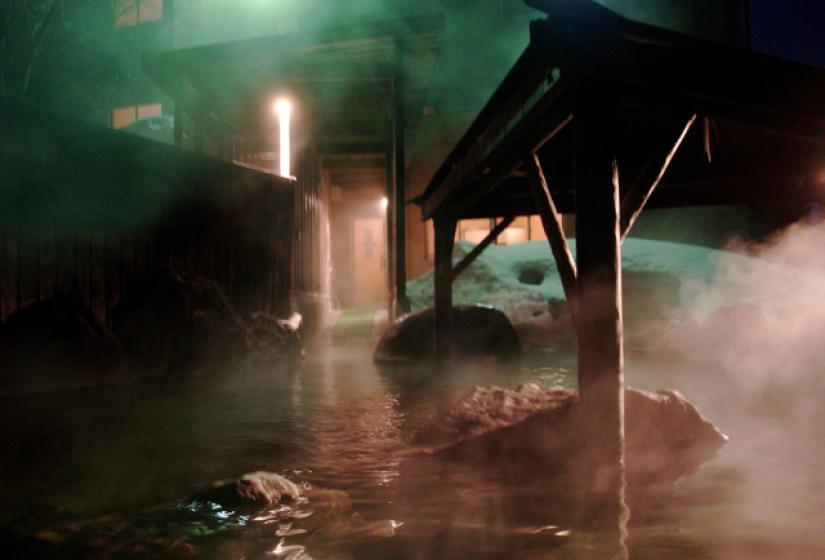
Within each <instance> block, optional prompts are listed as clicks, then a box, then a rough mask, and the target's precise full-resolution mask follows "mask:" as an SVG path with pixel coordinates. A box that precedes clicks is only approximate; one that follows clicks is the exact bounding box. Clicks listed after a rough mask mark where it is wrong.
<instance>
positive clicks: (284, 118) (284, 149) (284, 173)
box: [275, 98, 292, 177]
mask: <svg viewBox="0 0 825 560" xmlns="http://www.w3.org/2000/svg"><path fill="white" fill-rule="evenodd" d="M275 113H277V115H278V126H279V128H280V136H279V140H278V147H279V149H280V156H279V158H278V161H279V162H280V175H281V177H290V176H291V175H290V172H289V171H290V169H289V157H290V155H289V118H290V116H291V115H292V103H290V102H289V100H288V99H284V98H281V99H279V100H278V101H276V102H275Z"/></svg>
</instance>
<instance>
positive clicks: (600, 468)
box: [574, 99, 627, 541]
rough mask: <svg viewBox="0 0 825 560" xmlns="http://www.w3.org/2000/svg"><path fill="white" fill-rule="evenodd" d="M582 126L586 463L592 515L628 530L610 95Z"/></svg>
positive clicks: (581, 372)
mask: <svg viewBox="0 0 825 560" xmlns="http://www.w3.org/2000/svg"><path fill="white" fill-rule="evenodd" d="M574 126H575V135H576V152H575V158H576V160H575V164H576V262H577V265H578V266H577V268H578V277H577V278H578V281H577V293H578V309H577V311H578V317H577V322H576V332H577V335H578V376H579V396H580V403H581V408H580V410H581V411H582V414H583V420H584V426H585V430H584V433H583V434H582V437H584V438H586V445H587V446H588V449H589V450H590V451H591V452H590V453H588V457H589V458H590V459H591V461H592V462H590V463H589V464H587V465H583V468H586V469H588V470H587V471H585V472H587V473H588V475H589V476H590V477H591V479H590V480H591V484H590V485H585V487H586V488H587V490H586V491H587V492H589V493H590V494H589V495H588V496H587V501H588V503H591V504H593V506H594V507H593V509H592V511H591V512H590V514H589V515H588V517H589V520H590V521H592V522H594V523H595V524H598V525H601V526H603V527H605V528H615V529H617V530H618V531H619V533H620V534H623V531H624V522H625V521H626V512H627V508H626V506H625V504H624V484H625V479H624V349H623V325H622V270H621V234H620V230H619V219H620V216H619V170H618V164H617V161H616V151H615V146H614V144H613V136H614V128H613V127H614V121H613V115H612V114H611V113H610V112H609V109H608V108H607V107H605V105H604V102H603V101H602V100H600V99H599V100H591V101H590V103H588V104H587V105H585V106H583V107H581V108H580V110H579V111H578V112H577V114H576V118H575V123H574ZM588 471H589V472H588ZM620 541H621V538H620Z"/></svg>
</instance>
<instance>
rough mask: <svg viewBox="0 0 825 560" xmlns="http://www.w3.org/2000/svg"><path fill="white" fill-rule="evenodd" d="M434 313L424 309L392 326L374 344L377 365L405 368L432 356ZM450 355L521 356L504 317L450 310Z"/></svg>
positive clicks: (480, 309) (483, 309) (482, 311)
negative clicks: (451, 347) (451, 316)
mask: <svg viewBox="0 0 825 560" xmlns="http://www.w3.org/2000/svg"><path fill="white" fill-rule="evenodd" d="M434 317H435V311H434V310H433V309H432V308H430V309H425V310H424V311H420V312H418V313H413V314H411V315H407V316H406V317H404V318H402V319H400V320H399V321H397V322H396V323H395V324H394V325H392V326H391V327H390V328H389V329H388V330H387V331H386V332H385V333H384V335H383V336H382V337H381V340H379V341H378V346H377V347H376V349H375V353H374V355H373V359H374V361H375V362H376V363H378V364H409V363H415V362H419V361H422V360H426V359H429V358H431V357H432V356H433V323H434ZM453 351H454V353H455V354H456V355H458V356H461V355H464V356H495V357H499V358H507V357H511V356H515V355H517V354H519V353H520V352H521V346H520V342H519V337H518V333H516V331H515V329H513V325H512V324H510V321H509V319H507V316H506V315H504V313H502V312H501V311H498V310H496V309H490V308H487V307H475V306H459V307H455V308H453Z"/></svg>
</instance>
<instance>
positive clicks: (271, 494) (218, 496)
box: [190, 471, 305, 508]
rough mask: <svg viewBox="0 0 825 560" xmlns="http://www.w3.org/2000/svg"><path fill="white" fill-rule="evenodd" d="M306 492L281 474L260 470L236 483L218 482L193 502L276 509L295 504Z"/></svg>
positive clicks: (198, 494) (197, 496)
mask: <svg viewBox="0 0 825 560" xmlns="http://www.w3.org/2000/svg"><path fill="white" fill-rule="evenodd" d="M304 489H305V488H303V487H302V486H300V485H298V484H295V483H294V482H292V481H291V480H289V479H288V478H286V477H284V476H281V475H279V474H275V473H271V472H266V471H257V472H253V473H247V474H245V475H243V476H241V477H240V478H238V479H234V480H219V481H217V482H215V483H214V484H213V485H212V487H211V488H208V489H206V490H203V491H201V492H198V493H197V494H194V495H192V496H191V497H190V500H197V501H201V502H212V503H215V504H219V505H221V506H224V507H229V508H232V507H243V506H257V507H263V506H274V505H278V504H279V503H280V502H281V501H282V500H285V501H293V500H295V499H296V498H298V497H299V496H301V494H303V492H304Z"/></svg>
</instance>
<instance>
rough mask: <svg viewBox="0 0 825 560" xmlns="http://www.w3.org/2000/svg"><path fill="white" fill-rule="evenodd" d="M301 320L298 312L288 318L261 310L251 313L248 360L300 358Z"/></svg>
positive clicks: (301, 351)
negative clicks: (280, 317)
mask: <svg viewBox="0 0 825 560" xmlns="http://www.w3.org/2000/svg"><path fill="white" fill-rule="evenodd" d="M302 322H303V318H302V317H301V315H300V314H298V313H293V314H292V316H291V317H290V318H289V319H279V318H278V317H275V316H274V315H270V314H268V313H264V312H263V311H255V312H254V313H252V321H251V323H250V326H249V338H248V342H247V346H248V348H249V351H250V356H249V357H250V360H251V361H252V362H254V363H260V362H265V363H266V362H279V361H282V360H283V359H285V358H286V359H296V358H302V357H303V356H304V346H303V342H302V340H301V323H302Z"/></svg>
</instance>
